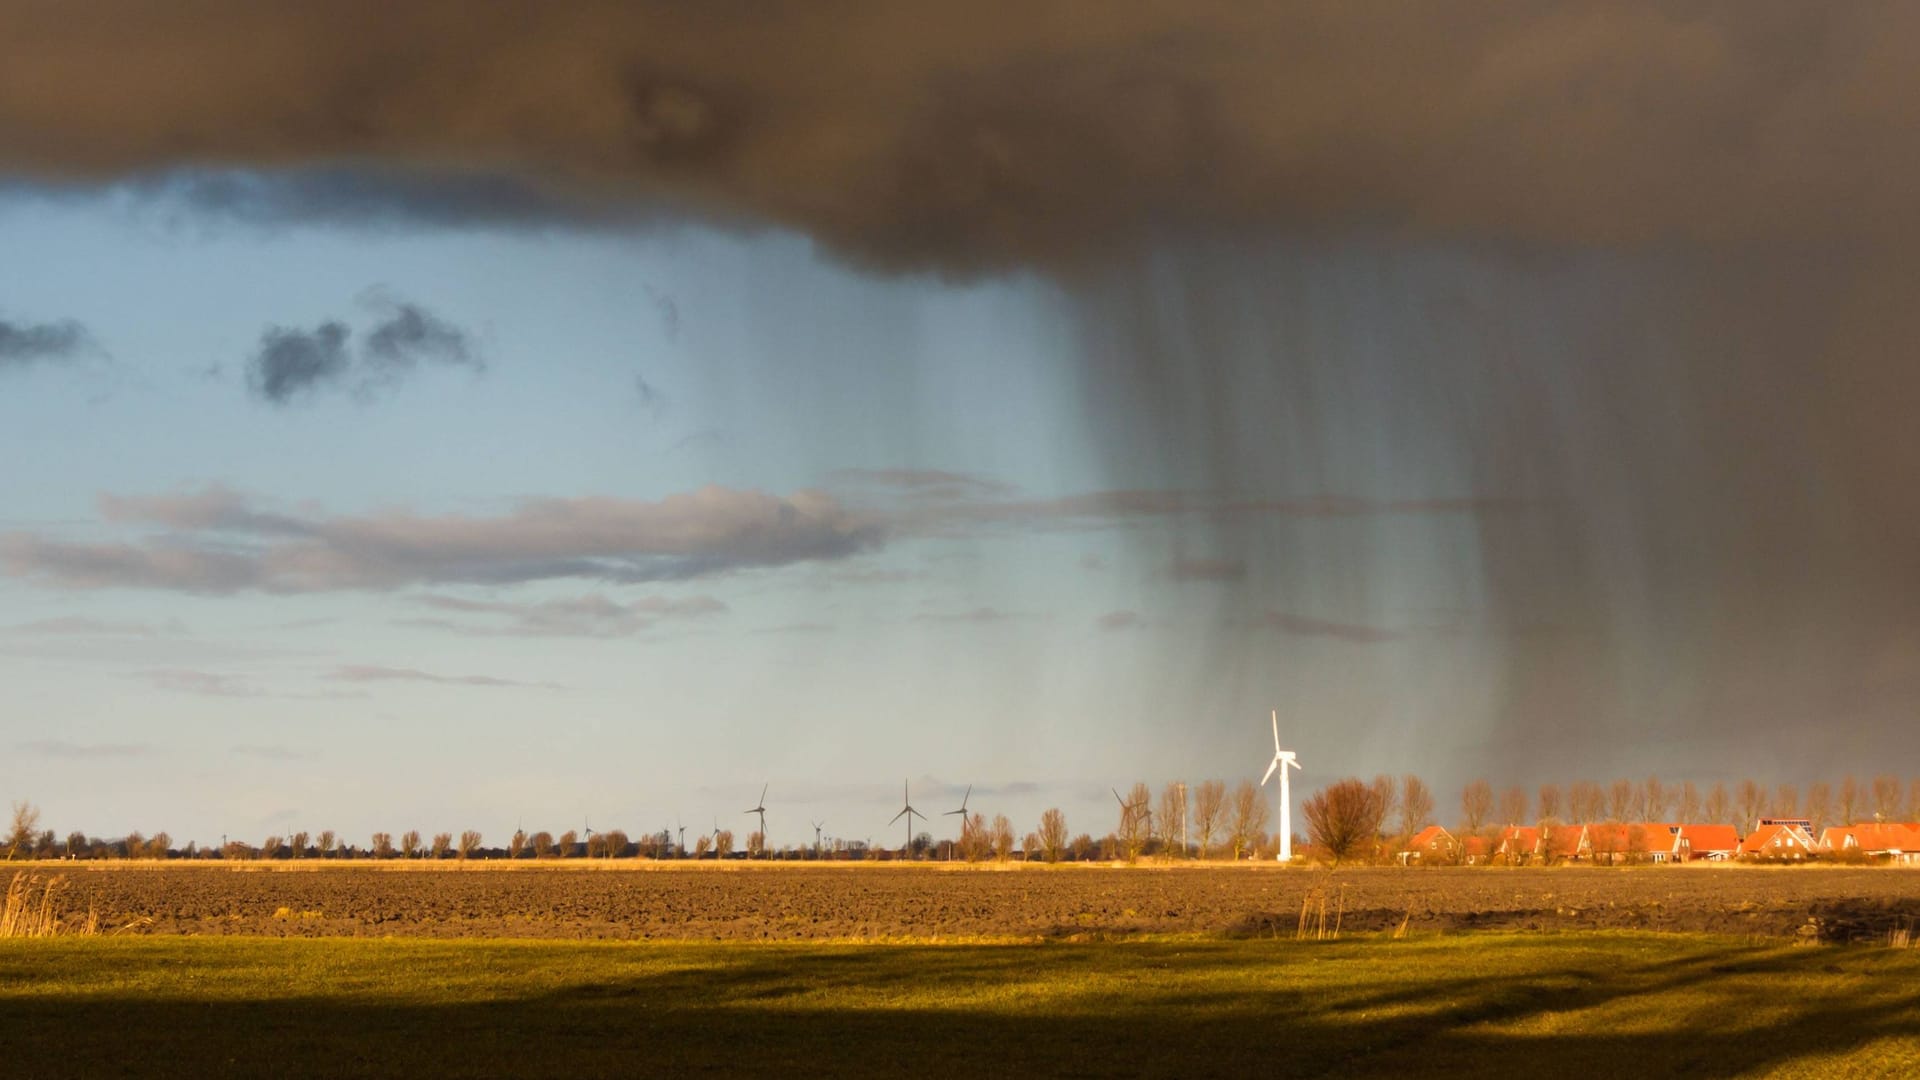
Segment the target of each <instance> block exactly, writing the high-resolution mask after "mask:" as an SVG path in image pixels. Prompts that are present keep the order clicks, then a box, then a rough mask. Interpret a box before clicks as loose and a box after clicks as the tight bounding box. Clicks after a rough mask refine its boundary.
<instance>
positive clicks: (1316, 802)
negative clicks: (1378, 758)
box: [1301, 777, 1484, 866]
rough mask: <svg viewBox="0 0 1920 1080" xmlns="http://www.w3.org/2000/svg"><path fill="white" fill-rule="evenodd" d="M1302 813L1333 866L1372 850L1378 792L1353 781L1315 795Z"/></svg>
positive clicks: (1377, 827) (1311, 835) (1377, 826)
mask: <svg viewBox="0 0 1920 1080" xmlns="http://www.w3.org/2000/svg"><path fill="white" fill-rule="evenodd" d="M1483 783H1484V781H1483ZM1301 810H1302V811H1303V812H1304V814H1305V816H1306V819H1307V835H1308V837H1309V838H1310V839H1312V841H1313V843H1314V845H1315V846H1317V847H1319V848H1321V849H1322V850H1324V851H1325V852H1326V853H1327V854H1328V855H1330V856H1332V857H1333V861H1334V864H1335V865H1336V866H1337V865H1339V863H1340V860H1341V859H1344V858H1348V857H1350V856H1353V855H1356V854H1360V853H1362V852H1364V851H1366V850H1368V849H1369V848H1371V847H1372V845H1373V844H1374V842H1375V840H1376V838H1377V837H1378V835H1379V832H1380V815H1381V812H1382V806H1381V804H1380V793H1379V789H1378V788H1376V787H1373V786H1371V785H1368V784H1363V783H1361V782H1360V781H1359V780H1358V779H1356V778H1354V777H1348V778H1346V779H1345V780H1339V781H1335V782H1334V783H1331V784H1328V785H1327V786H1326V787H1324V788H1321V789H1320V790H1319V791H1316V792H1314V794H1313V796H1312V797H1311V798H1309V799H1308V800H1307V801H1306V803H1305V804H1304V805H1303V806H1302V807H1301Z"/></svg>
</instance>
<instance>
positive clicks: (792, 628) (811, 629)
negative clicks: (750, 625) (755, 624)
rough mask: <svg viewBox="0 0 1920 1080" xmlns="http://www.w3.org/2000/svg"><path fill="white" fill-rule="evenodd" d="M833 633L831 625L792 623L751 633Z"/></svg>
mask: <svg viewBox="0 0 1920 1080" xmlns="http://www.w3.org/2000/svg"><path fill="white" fill-rule="evenodd" d="M833 631H834V627H833V624H832V623H823V622H793V623H786V624H784V625H781V626H765V627H761V628H760V629H758V630H755V631H753V633H756V634H831V633H833Z"/></svg>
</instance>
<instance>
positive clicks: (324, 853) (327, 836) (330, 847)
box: [319, 829, 339, 859]
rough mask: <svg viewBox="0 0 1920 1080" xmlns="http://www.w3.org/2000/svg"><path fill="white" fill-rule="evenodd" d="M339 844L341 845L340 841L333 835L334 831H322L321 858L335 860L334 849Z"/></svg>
mask: <svg viewBox="0 0 1920 1080" xmlns="http://www.w3.org/2000/svg"><path fill="white" fill-rule="evenodd" d="M338 844H339V840H338V839H337V838H336V837H335V836H334V835H333V830H332V829H322V830H320V842H319V848H320V857H321V858H323V859H331V858H333V852H334V849H335V848H336V847H337V846H338Z"/></svg>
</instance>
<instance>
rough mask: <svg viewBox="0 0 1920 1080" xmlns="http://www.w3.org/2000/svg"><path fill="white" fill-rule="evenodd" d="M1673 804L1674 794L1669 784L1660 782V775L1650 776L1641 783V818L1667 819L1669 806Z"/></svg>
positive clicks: (1642, 819) (1652, 819) (1645, 819)
mask: <svg viewBox="0 0 1920 1080" xmlns="http://www.w3.org/2000/svg"><path fill="white" fill-rule="evenodd" d="M1671 805H1673V794H1672V793H1671V792H1669V791H1668V790H1667V785H1665V784H1663V783H1661V782H1660V778H1659V777H1658V776H1649V777H1647V778H1646V780H1644V781H1643V782H1641V784H1640V820H1641V821H1665V820H1667V807H1669V806H1671Z"/></svg>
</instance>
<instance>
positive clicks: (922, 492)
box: [830, 469, 1017, 499]
mask: <svg viewBox="0 0 1920 1080" xmlns="http://www.w3.org/2000/svg"><path fill="white" fill-rule="evenodd" d="M830 479H831V480H832V481H833V482H834V483H836V484H839V485H842V486H846V487H858V488H872V489H876V490H881V491H888V492H893V493H897V494H901V495H906V496H909V497H912V498H922V499H981V498H997V497H1002V496H1006V495H1010V494H1012V493H1013V492H1014V491H1015V490H1017V489H1016V488H1014V486H1013V485H1011V484H1007V483H1003V482H1001V481H999V480H993V479H990V478H988V477H984V476H976V475H974V474H972V473H962V472H949V471H948V470H945V469H836V470H834V472H833V473H832V474H831V476H830Z"/></svg>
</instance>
